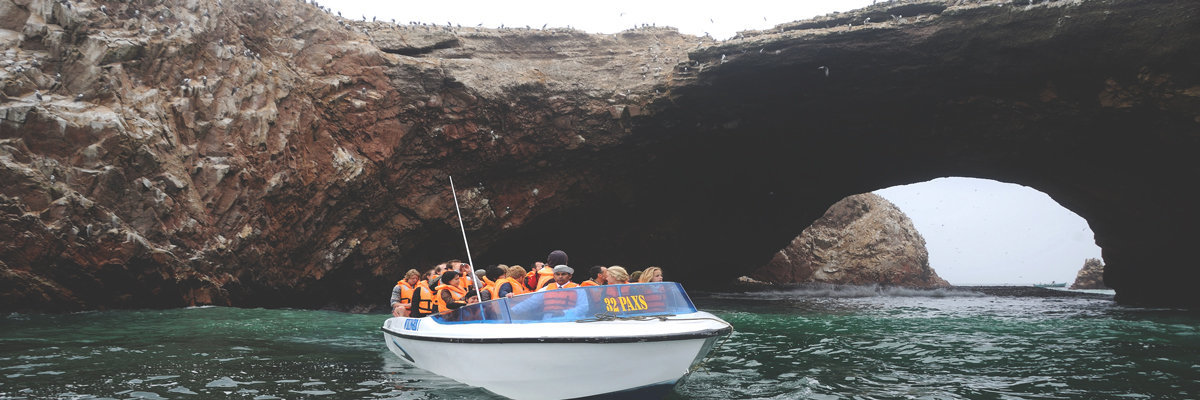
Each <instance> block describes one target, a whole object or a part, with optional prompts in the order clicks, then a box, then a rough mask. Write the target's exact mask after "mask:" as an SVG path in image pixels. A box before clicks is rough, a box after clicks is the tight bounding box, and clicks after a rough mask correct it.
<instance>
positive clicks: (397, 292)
mask: <svg viewBox="0 0 1200 400" xmlns="http://www.w3.org/2000/svg"><path fill="white" fill-rule="evenodd" d="M419 280H421V273H420V272H417V270H415V269H410V270H408V272H407V273H405V274H404V280H402V281H400V282H396V287H394V288H392V298H391V301H390V303H391V305H392V316H393V317H406V316H408V307H409V305H410V304H412V296H413V290H414V289H415V288H416V286H417V281H419Z"/></svg>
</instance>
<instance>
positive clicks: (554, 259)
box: [546, 250, 570, 268]
mask: <svg viewBox="0 0 1200 400" xmlns="http://www.w3.org/2000/svg"><path fill="white" fill-rule="evenodd" d="M546 265H549V266H550V267H551V268H553V267H554V266H556V265H570V264H568V263H567V252H565V251H562V250H555V251H552V252H550V255H549V256H546Z"/></svg>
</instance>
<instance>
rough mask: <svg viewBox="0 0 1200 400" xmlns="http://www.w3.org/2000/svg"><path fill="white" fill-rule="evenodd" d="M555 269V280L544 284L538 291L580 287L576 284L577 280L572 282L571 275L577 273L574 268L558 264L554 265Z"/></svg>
mask: <svg viewBox="0 0 1200 400" xmlns="http://www.w3.org/2000/svg"><path fill="white" fill-rule="evenodd" d="M553 271H554V281H553V282H550V283H547V284H546V286H542V288H541V289H538V290H537V291H539V292H544V291H547V290H554V289H570V288H573V287H579V284H576V283H575V282H571V275H573V274H575V269H574V268H571V267H568V266H566V265H556V266H554V270H553Z"/></svg>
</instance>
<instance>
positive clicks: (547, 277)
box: [530, 267, 554, 290]
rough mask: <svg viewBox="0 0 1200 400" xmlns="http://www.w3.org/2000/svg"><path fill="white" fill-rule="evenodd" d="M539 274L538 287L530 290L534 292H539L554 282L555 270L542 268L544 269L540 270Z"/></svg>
mask: <svg viewBox="0 0 1200 400" xmlns="http://www.w3.org/2000/svg"><path fill="white" fill-rule="evenodd" d="M537 274H538V278H537V286H534V287H532V288H530V289H532V290H539V289H541V288H542V287H544V286H546V283H548V282H553V281H554V269H553V268H550V267H542V269H539V270H538V272H537Z"/></svg>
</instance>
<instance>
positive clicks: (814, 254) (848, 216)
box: [750, 193, 950, 288]
mask: <svg viewBox="0 0 1200 400" xmlns="http://www.w3.org/2000/svg"><path fill="white" fill-rule="evenodd" d="M750 278H753V279H756V280H759V281H762V282H768V283H782V284H790V283H813V282H818V283H831V284H852V285H868V284H880V285H887V286H903V287H916V288H932V287H946V286H950V284H949V283H948V282H946V280H944V279H942V278H940V277H938V276H937V273H936V272H934V270H933V268H931V267H930V266H929V252H928V251H927V250H926V248H925V239H924V238H922V237H921V234H920V232H917V229H916V228H915V227H913V224H912V220H910V219H908V217H907V216H905V215H904V213H903V212H901V211H900V209H899V208H897V207H896V206H895V205H894V204H892V203H891V202H889V201H887V200H886V199H884V198H883V197H880V196H879V195H876V194H874V193H865V194H859V195H854V196H850V197H847V198H845V199H842V200H841V201H839V202H837V203H834V205H833V206H832V207H830V208H829V210H828V211H826V212H825V215H823V216H821V218H818V219H817V220H816V221H814V222H813V224H812V225H811V226H809V227H808V228H805V229H804V232H802V233H801V234H800V236H799V237H797V238H796V239H795V240H792V242H791V244H789V245H788V246H787V247H786V248H784V249H783V250H780V251H779V252H778V253H776V254H775V257H774V258H772V259H771V262H769V263H768V264H767V265H765V266H763V267H761V268H759V269H757V270H755V271H754V272H753V273H751V275H750Z"/></svg>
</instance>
